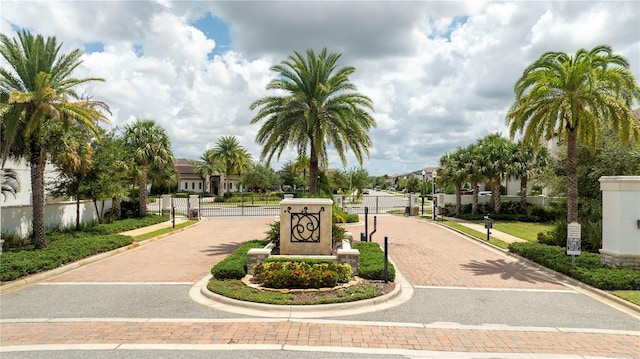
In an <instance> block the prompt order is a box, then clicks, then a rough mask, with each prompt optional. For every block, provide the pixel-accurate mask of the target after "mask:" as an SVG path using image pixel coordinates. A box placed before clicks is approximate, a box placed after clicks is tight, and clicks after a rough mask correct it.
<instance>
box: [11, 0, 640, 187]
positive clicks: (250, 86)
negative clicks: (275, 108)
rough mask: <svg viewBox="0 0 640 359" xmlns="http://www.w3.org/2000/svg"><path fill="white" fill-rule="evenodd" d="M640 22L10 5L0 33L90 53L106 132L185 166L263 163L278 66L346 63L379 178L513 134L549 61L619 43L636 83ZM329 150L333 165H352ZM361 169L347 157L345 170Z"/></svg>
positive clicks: (438, 11) (302, 5)
mask: <svg viewBox="0 0 640 359" xmlns="http://www.w3.org/2000/svg"><path fill="white" fill-rule="evenodd" d="M638 18H640V2H637V1H613V2H609V1H515V2H493V1H409V2H404V1H375V2H368V1H342V2H336V1H329V2H305V1H282V2H275V1H254V2H251V1H235V2H234V1H207V2H205V1H170V0H159V1H64V2H59V1H58V2H49V1H28V0H27V1H10V0H3V1H2V2H1V3H0V30H1V31H2V33H4V34H7V35H10V36H11V35H12V34H14V31H15V30H16V29H20V28H26V29H30V30H31V31H33V32H36V33H40V34H42V35H45V36H56V37H57V38H58V40H59V41H61V42H63V50H64V51H70V50H72V49H75V48H80V49H84V50H85V51H86V55H85V58H84V62H83V65H82V66H81V67H80V68H78V69H77V72H78V73H77V74H76V75H77V76H78V77H102V78H104V79H105V82H102V83H93V84H90V85H88V86H87V87H86V88H85V89H84V90H85V91H86V92H87V93H89V94H91V95H92V96H93V97H94V98H95V99H99V100H101V101H104V102H106V103H107V104H108V105H109V106H110V108H111V112H112V115H111V117H110V123H109V124H108V125H107V127H113V128H121V127H122V125H124V124H127V123H131V122H132V121H135V120H136V119H138V118H151V119H154V120H156V121H157V122H158V123H160V124H161V125H162V126H164V127H165V129H166V131H167V133H168V134H169V136H170V138H171V141H172V149H173V151H174V154H175V155H176V156H177V157H185V158H192V159H197V158H198V157H200V155H201V154H202V153H203V152H204V151H205V150H206V149H207V148H211V147H213V146H214V144H215V142H216V140H217V139H218V138H219V137H220V136H223V135H233V136H237V137H238V138H239V139H240V142H241V143H242V145H243V146H245V147H246V148H247V149H248V150H249V152H250V153H251V154H252V155H253V157H254V158H255V159H259V158H260V147H259V146H258V145H257V144H256V143H255V135H256V133H257V131H258V129H259V125H251V123H250V122H251V119H252V118H253V116H255V112H252V111H251V110H250V109H249V105H250V104H251V103H252V102H253V101H255V100H256V99H258V98H261V97H264V96H267V95H269V94H270V92H269V91H267V90H266V85H267V84H268V82H269V81H270V80H271V79H272V78H273V76H274V73H272V72H271V71H270V67H271V66H273V65H275V64H278V63H280V62H281V61H283V60H284V59H286V57H287V56H288V55H290V54H292V53H293V51H305V50H306V49H308V48H312V49H314V50H316V51H320V50H321V49H322V48H323V47H327V48H328V50H329V51H332V52H337V53H341V54H342V57H341V60H340V63H339V65H340V66H354V67H355V68H356V72H355V73H354V74H353V75H352V77H351V79H352V81H353V83H354V84H355V85H356V86H357V87H358V90H359V91H360V92H361V93H363V94H365V95H367V96H369V97H370V98H372V100H373V101H374V105H375V112H374V114H373V116H374V118H375V119H376V122H377V127H376V128H375V129H372V131H371V132H370V135H371V137H372V140H373V146H372V147H371V149H370V156H369V158H368V159H366V161H365V162H364V163H363V166H364V167H365V168H366V169H367V170H368V171H369V173H370V174H373V175H382V174H388V175H392V174H396V173H405V172H409V171H414V170H420V169H421V168H423V167H428V166H434V165H437V163H438V160H439V158H440V157H441V156H442V155H443V154H445V153H446V152H449V151H452V150H454V149H455V148H456V147H458V146H466V145H468V144H469V143H472V142H474V141H476V140H477V139H478V138H480V137H482V136H484V135H486V134H489V133H492V132H501V133H502V134H504V135H506V134H507V130H506V126H505V124H504V116H505V113H506V111H507V109H508V108H509V106H510V105H511V104H512V102H513V98H514V95H513V85H514V83H515V81H516V80H517V78H518V77H519V76H520V75H521V74H522V71H523V70H524V69H525V68H526V66H528V65H529V64H530V63H531V62H533V61H534V60H535V59H536V58H537V57H539V56H540V55H541V54H542V53H544V52H546V51H565V52H568V53H575V52H576V51H577V50H578V49H580V48H592V47H594V46H596V45H599V44H609V45H611V46H612V47H613V49H614V51H615V52H616V53H619V54H622V55H624V56H625V57H627V58H628V59H629V60H630V62H631V69H632V72H633V73H634V75H635V76H636V78H639V77H640V29H639V28H638V21H637V19H638ZM42 19H47V21H42ZM329 148H330V151H329V157H330V161H329V163H330V166H331V167H334V168H342V167H343V165H342V163H341V162H340V161H339V158H338V156H337V154H336V153H335V152H334V151H333V150H332V149H331V147H329ZM295 156H296V153H295V151H294V150H293V149H291V151H285V153H283V155H282V157H281V159H280V161H273V162H272V166H273V167H274V168H279V166H281V164H282V163H284V162H285V161H287V160H293V159H294V158H295ZM357 166H358V163H357V161H356V160H355V157H354V156H353V155H351V154H348V163H347V165H346V167H349V168H353V167H357Z"/></svg>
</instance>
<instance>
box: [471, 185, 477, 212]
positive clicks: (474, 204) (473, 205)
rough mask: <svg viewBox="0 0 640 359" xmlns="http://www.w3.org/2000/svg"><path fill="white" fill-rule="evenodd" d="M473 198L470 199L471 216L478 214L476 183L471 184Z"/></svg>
mask: <svg viewBox="0 0 640 359" xmlns="http://www.w3.org/2000/svg"><path fill="white" fill-rule="evenodd" d="M472 184H473V198H472V199H471V214H478V182H473V183H472Z"/></svg>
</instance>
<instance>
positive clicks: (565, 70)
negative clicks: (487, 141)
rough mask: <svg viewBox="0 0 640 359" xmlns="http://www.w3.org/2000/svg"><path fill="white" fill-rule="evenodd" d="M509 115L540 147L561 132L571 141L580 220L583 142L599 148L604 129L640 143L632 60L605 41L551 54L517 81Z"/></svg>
mask: <svg viewBox="0 0 640 359" xmlns="http://www.w3.org/2000/svg"><path fill="white" fill-rule="evenodd" d="M515 94H516V99H515V102H514V103H513V105H512V106H511V108H510V109H509V112H508V113H507V117H506V120H505V121H506V123H507V124H509V125H510V135H511V137H513V136H514V135H515V134H516V132H521V133H523V141H524V142H525V143H530V144H532V145H533V146H534V147H536V148H537V146H539V143H540V140H541V139H546V140H551V139H552V138H553V137H554V136H558V138H559V139H560V140H561V141H564V142H566V144H567V221H568V222H569V223H571V222H577V221H578V172H577V143H578V141H580V142H582V143H584V144H585V145H587V146H589V147H591V148H594V146H595V143H596V139H597V137H598V135H599V132H600V128H602V127H608V128H611V129H612V130H613V131H614V132H615V133H616V134H617V135H618V136H619V137H620V139H621V140H622V141H623V142H629V141H630V140H635V141H640V124H639V123H638V121H637V120H636V119H635V118H634V116H633V113H632V110H631V107H632V105H633V103H634V101H638V100H640V86H638V83H637V82H636V80H635V79H634V77H633V75H632V73H631V71H630V70H629V61H628V60H627V59H625V58H624V57H623V56H620V55H616V54H613V52H612V50H611V47H610V46H607V45H600V46H596V47H594V48H593V49H592V50H591V51H587V50H585V49H580V50H578V52H576V54H575V55H574V56H570V55H568V54H566V53H563V52H547V53H545V54H543V55H542V56H541V57H540V58H539V59H538V60H536V61H535V62H534V63H533V64H531V65H530V66H529V67H527V68H526V69H525V70H524V72H523V74H522V77H520V79H518V81H517V82H516V85H515Z"/></svg>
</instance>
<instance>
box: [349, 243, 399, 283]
mask: <svg viewBox="0 0 640 359" xmlns="http://www.w3.org/2000/svg"><path fill="white" fill-rule="evenodd" d="M353 248H354V249H357V250H358V251H360V267H359V271H360V274H359V276H360V277H361V278H364V279H371V280H384V279H385V278H384V252H383V251H382V249H381V248H380V246H379V245H378V244H377V243H374V242H358V243H354V244H353ZM388 272H389V278H388V279H389V280H390V281H393V280H394V279H395V277H396V270H395V267H394V266H393V264H392V263H389V266H388Z"/></svg>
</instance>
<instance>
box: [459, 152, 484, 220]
mask: <svg viewBox="0 0 640 359" xmlns="http://www.w3.org/2000/svg"><path fill="white" fill-rule="evenodd" d="M460 162H461V165H462V166H463V167H464V171H465V172H466V173H467V180H468V181H469V182H471V188H472V189H473V194H472V196H473V197H472V200H471V213H472V214H477V213H478V188H479V187H478V183H479V182H481V181H482V180H483V179H484V177H483V175H482V173H483V171H484V168H486V163H485V160H484V157H483V156H482V154H481V153H480V151H479V148H478V146H477V145H476V144H470V145H468V146H467V147H465V149H464V151H463V152H462V153H461V154H460Z"/></svg>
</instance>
